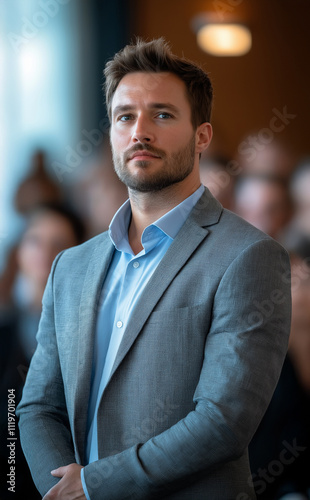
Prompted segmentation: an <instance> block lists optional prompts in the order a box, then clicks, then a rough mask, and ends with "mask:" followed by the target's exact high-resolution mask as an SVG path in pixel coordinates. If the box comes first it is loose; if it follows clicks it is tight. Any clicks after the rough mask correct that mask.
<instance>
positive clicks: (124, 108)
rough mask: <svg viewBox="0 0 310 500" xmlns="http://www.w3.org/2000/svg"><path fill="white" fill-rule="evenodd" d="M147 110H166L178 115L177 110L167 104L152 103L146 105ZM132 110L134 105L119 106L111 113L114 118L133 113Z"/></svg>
mask: <svg viewBox="0 0 310 500" xmlns="http://www.w3.org/2000/svg"><path fill="white" fill-rule="evenodd" d="M148 108H150V109H167V110H169V111H172V112H173V113H179V109H178V108H177V107H176V106H174V105H173V104H171V103H169V102H153V103H151V104H149V105H148ZM134 109H135V105H134V104H119V105H118V106H115V108H114V109H113V111H112V114H113V115H114V116H115V115H117V114H118V113H126V112H128V111H133V110H134Z"/></svg>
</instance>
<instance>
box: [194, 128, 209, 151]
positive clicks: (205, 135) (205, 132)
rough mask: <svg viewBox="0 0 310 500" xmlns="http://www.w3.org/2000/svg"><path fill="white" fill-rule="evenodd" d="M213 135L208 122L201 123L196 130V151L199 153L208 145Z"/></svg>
mask: <svg viewBox="0 0 310 500" xmlns="http://www.w3.org/2000/svg"><path fill="white" fill-rule="evenodd" d="M212 136H213V129H212V125H211V123H209V122H205V123H202V124H201V125H199V127H197V130H196V153H199V154H201V153H202V152H203V151H204V150H205V149H207V147H208V146H209V144H210V142H211V140H212Z"/></svg>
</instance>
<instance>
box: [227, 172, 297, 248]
mask: <svg viewBox="0 0 310 500" xmlns="http://www.w3.org/2000/svg"><path fill="white" fill-rule="evenodd" d="M234 211H235V212H236V213H237V214H238V215H240V216H241V217H242V218H243V219H245V220H247V221H248V222H250V223H251V224H253V226H255V227H257V228H258V229H260V230H261V231H264V233H266V234H269V236H271V237H272V238H275V239H278V240H281V238H282V236H283V231H284V229H285V228H286V226H287V224H288V222H289V220H290V218H291V216H292V203H291V199H290V195H289V190H288V185H287V182H286V181H284V180H283V179H282V178H279V177H275V176H273V175H270V174H252V175H242V177H240V178H238V181H237V184H236V189H235V205H234Z"/></svg>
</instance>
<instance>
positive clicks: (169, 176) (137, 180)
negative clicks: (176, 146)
mask: <svg viewBox="0 0 310 500" xmlns="http://www.w3.org/2000/svg"><path fill="white" fill-rule="evenodd" d="M195 146H196V141H195V134H193V136H192V137H191V139H190V141H189V142H188V144H187V145H186V146H185V147H184V148H182V149H180V150H179V151H177V152H176V153H172V154H170V155H167V154H166V153H165V152H164V151H162V150H159V149H156V148H153V147H152V146H150V145H149V144H148V143H139V144H137V145H136V146H134V147H133V148H131V149H130V150H129V151H128V152H127V153H124V154H123V155H122V156H121V155H119V154H117V153H116V152H115V151H114V150H112V154H113V164H114V169H115V172H116V174H117V175H118V177H119V179H120V180H121V181H122V182H123V183H124V184H125V185H126V186H127V187H128V188H129V189H131V190H133V191H139V192H141V193H147V192H152V191H153V192H155V191H161V190H162V189H165V188H167V187H169V186H171V185H172V184H176V183H178V182H181V181H183V180H184V179H185V178H186V177H187V176H188V175H189V174H190V173H191V172H192V171H193V168H194V163H195ZM142 150H145V151H150V152H151V153H154V154H155V155H157V156H159V157H160V159H161V161H162V162H163V165H162V167H161V169H160V170H159V171H157V172H155V173H153V174H149V175H148V174H147V173H146V175H145V176H143V174H142V175H141V173H140V172H141V171H143V170H144V169H147V168H148V164H149V162H148V161H137V162H136V166H137V167H139V173H138V175H133V174H132V173H131V172H130V170H129V169H128V168H127V166H126V164H127V161H128V160H129V158H130V156H131V155H132V154H133V153H134V152H135V151H142Z"/></svg>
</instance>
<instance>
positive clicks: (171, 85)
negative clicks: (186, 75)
mask: <svg viewBox="0 0 310 500" xmlns="http://www.w3.org/2000/svg"><path fill="white" fill-rule="evenodd" d="M168 96H169V101H172V102H171V104H174V102H173V101H174V100H176V99H180V97H181V98H182V100H183V99H184V98H186V87H185V84H184V82H183V81H182V80H181V79H180V78H179V77H178V76H177V75H174V74H173V73H170V72H158V73H155V72H142V71H139V72H134V73H128V74H127V75H125V76H124V77H123V78H122V79H121V80H120V82H119V84H118V86H117V88H116V90H115V93H114V96H113V99H112V107H114V106H116V105H119V104H120V103H121V102H123V101H124V99H126V100H128V101H130V100H131V99H133V100H136V99H137V98H138V99H139V98H143V99H149V100H151V101H153V102H165V101H166V100H167V99H166V98H167V97H168ZM165 97H166V98H165ZM186 100H187V99H186Z"/></svg>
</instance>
